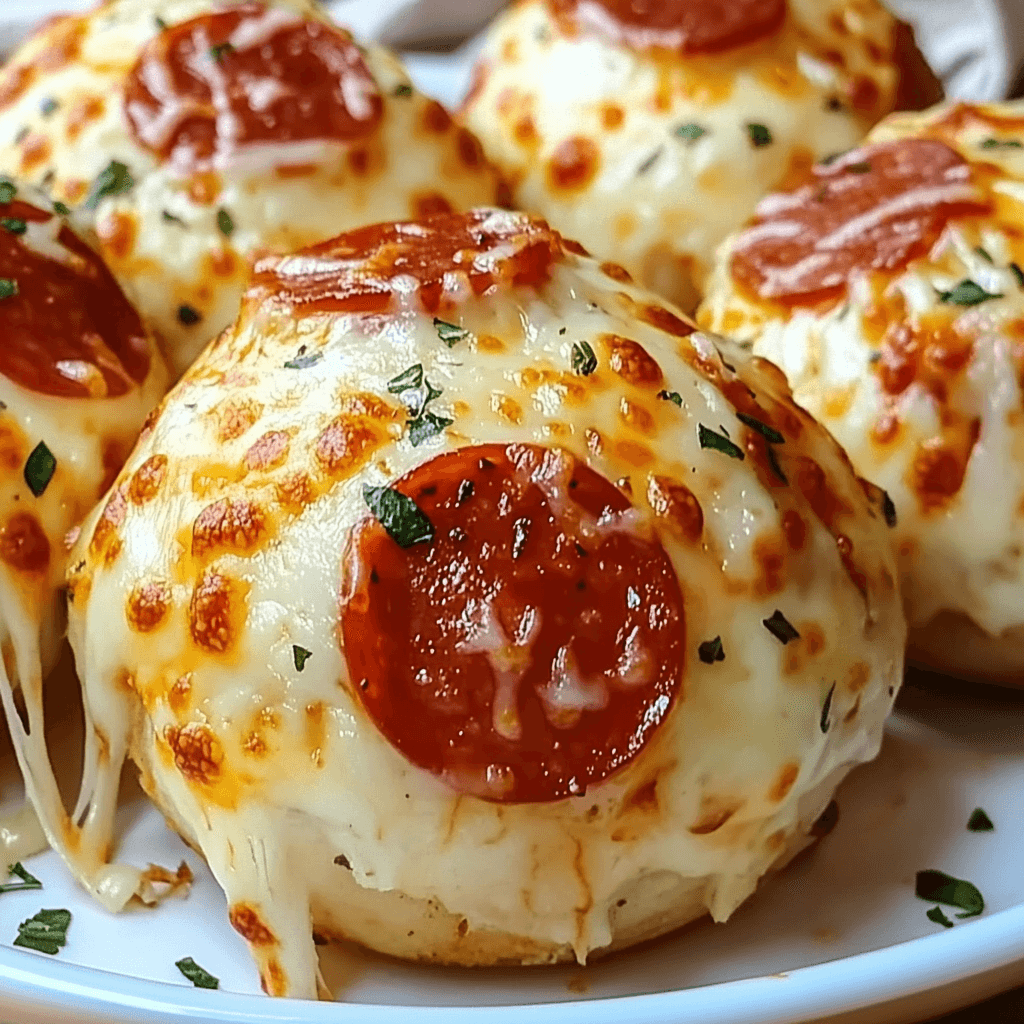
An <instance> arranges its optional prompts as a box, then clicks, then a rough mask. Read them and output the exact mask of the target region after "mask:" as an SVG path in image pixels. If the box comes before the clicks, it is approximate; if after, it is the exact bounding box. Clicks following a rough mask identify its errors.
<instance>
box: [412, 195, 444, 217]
mask: <svg viewBox="0 0 1024 1024" xmlns="http://www.w3.org/2000/svg"><path fill="white" fill-rule="evenodd" d="M412 212H413V216H414V217H416V218H417V219H419V218H422V217H433V216H435V215H436V214H439V213H452V212H454V211H453V210H452V204H451V203H450V202H448V200H447V199H446V198H445V197H444V196H443V195H441V193H440V192H421V193H420V194H419V195H417V196H415V197H414V198H413V203H412Z"/></svg>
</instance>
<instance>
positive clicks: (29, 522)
mask: <svg viewBox="0 0 1024 1024" xmlns="http://www.w3.org/2000/svg"><path fill="white" fill-rule="evenodd" d="M0 559H3V561H4V562H5V563H6V564H7V565H9V566H10V567H11V568H12V569H15V570H16V571H18V572H27V573H42V572H45V571H46V569H47V568H48V567H49V565H50V542H49V540H48V539H47V537H46V532H45V531H44V530H43V527H42V525H41V524H40V522H39V520H38V519H36V517H35V516H34V515H33V514H32V513H31V512H15V513H14V515H12V516H11V517H10V519H8V520H7V522H6V523H5V524H4V526H3V529H2V530H0Z"/></svg>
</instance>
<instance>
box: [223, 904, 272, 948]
mask: <svg viewBox="0 0 1024 1024" xmlns="http://www.w3.org/2000/svg"><path fill="white" fill-rule="evenodd" d="M228 920H229V921H230V922H231V927H232V928H234V929H235V931H236V932H238V934H239V935H241V936H242V938H243V939H245V941H246V942H248V943H249V944H250V945H252V946H276V945H277V944H278V941H277V936H276V935H274V933H273V932H272V931H271V930H270V929H269V928H268V927H267V926H266V925H265V924H264V923H263V921H262V919H261V918H260V914H259V910H258V909H257V908H256V907H254V906H253V905H252V904H251V903H236V904H235V905H234V906H233V907H232V908H231V910H230V912H229V913H228Z"/></svg>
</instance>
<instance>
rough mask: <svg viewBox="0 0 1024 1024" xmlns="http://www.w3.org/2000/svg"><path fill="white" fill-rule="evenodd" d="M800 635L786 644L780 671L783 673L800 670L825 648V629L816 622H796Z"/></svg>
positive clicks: (788, 673) (793, 673) (790, 673)
mask: <svg viewBox="0 0 1024 1024" xmlns="http://www.w3.org/2000/svg"><path fill="white" fill-rule="evenodd" d="M796 628H797V632H799V634H800V637H799V639H797V640H791V641H790V642H789V643H788V644H786V648H785V651H784V653H783V656H782V671H783V674H785V675H796V674H797V673H798V672H802V671H803V670H804V669H805V668H806V667H807V664H808V662H810V661H812V660H813V659H814V658H816V657H817V656H818V655H819V654H821V652H822V651H824V650H825V631H824V630H823V629H822V628H821V626H819V625H818V624H817V623H816V622H798V623H796Z"/></svg>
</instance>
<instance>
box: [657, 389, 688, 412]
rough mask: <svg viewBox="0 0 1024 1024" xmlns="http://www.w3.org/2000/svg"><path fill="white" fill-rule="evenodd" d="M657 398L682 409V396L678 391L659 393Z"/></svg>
mask: <svg viewBox="0 0 1024 1024" xmlns="http://www.w3.org/2000/svg"><path fill="white" fill-rule="evenodd" d="M658 397H659V398H660V399H662V400H663V401H665V402H671V403H672V404H673V405H678V406H679V408H680V409H682V407H683V396H682V395H681V394H679V392H678V391H659V392H658Z"/></svg>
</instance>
